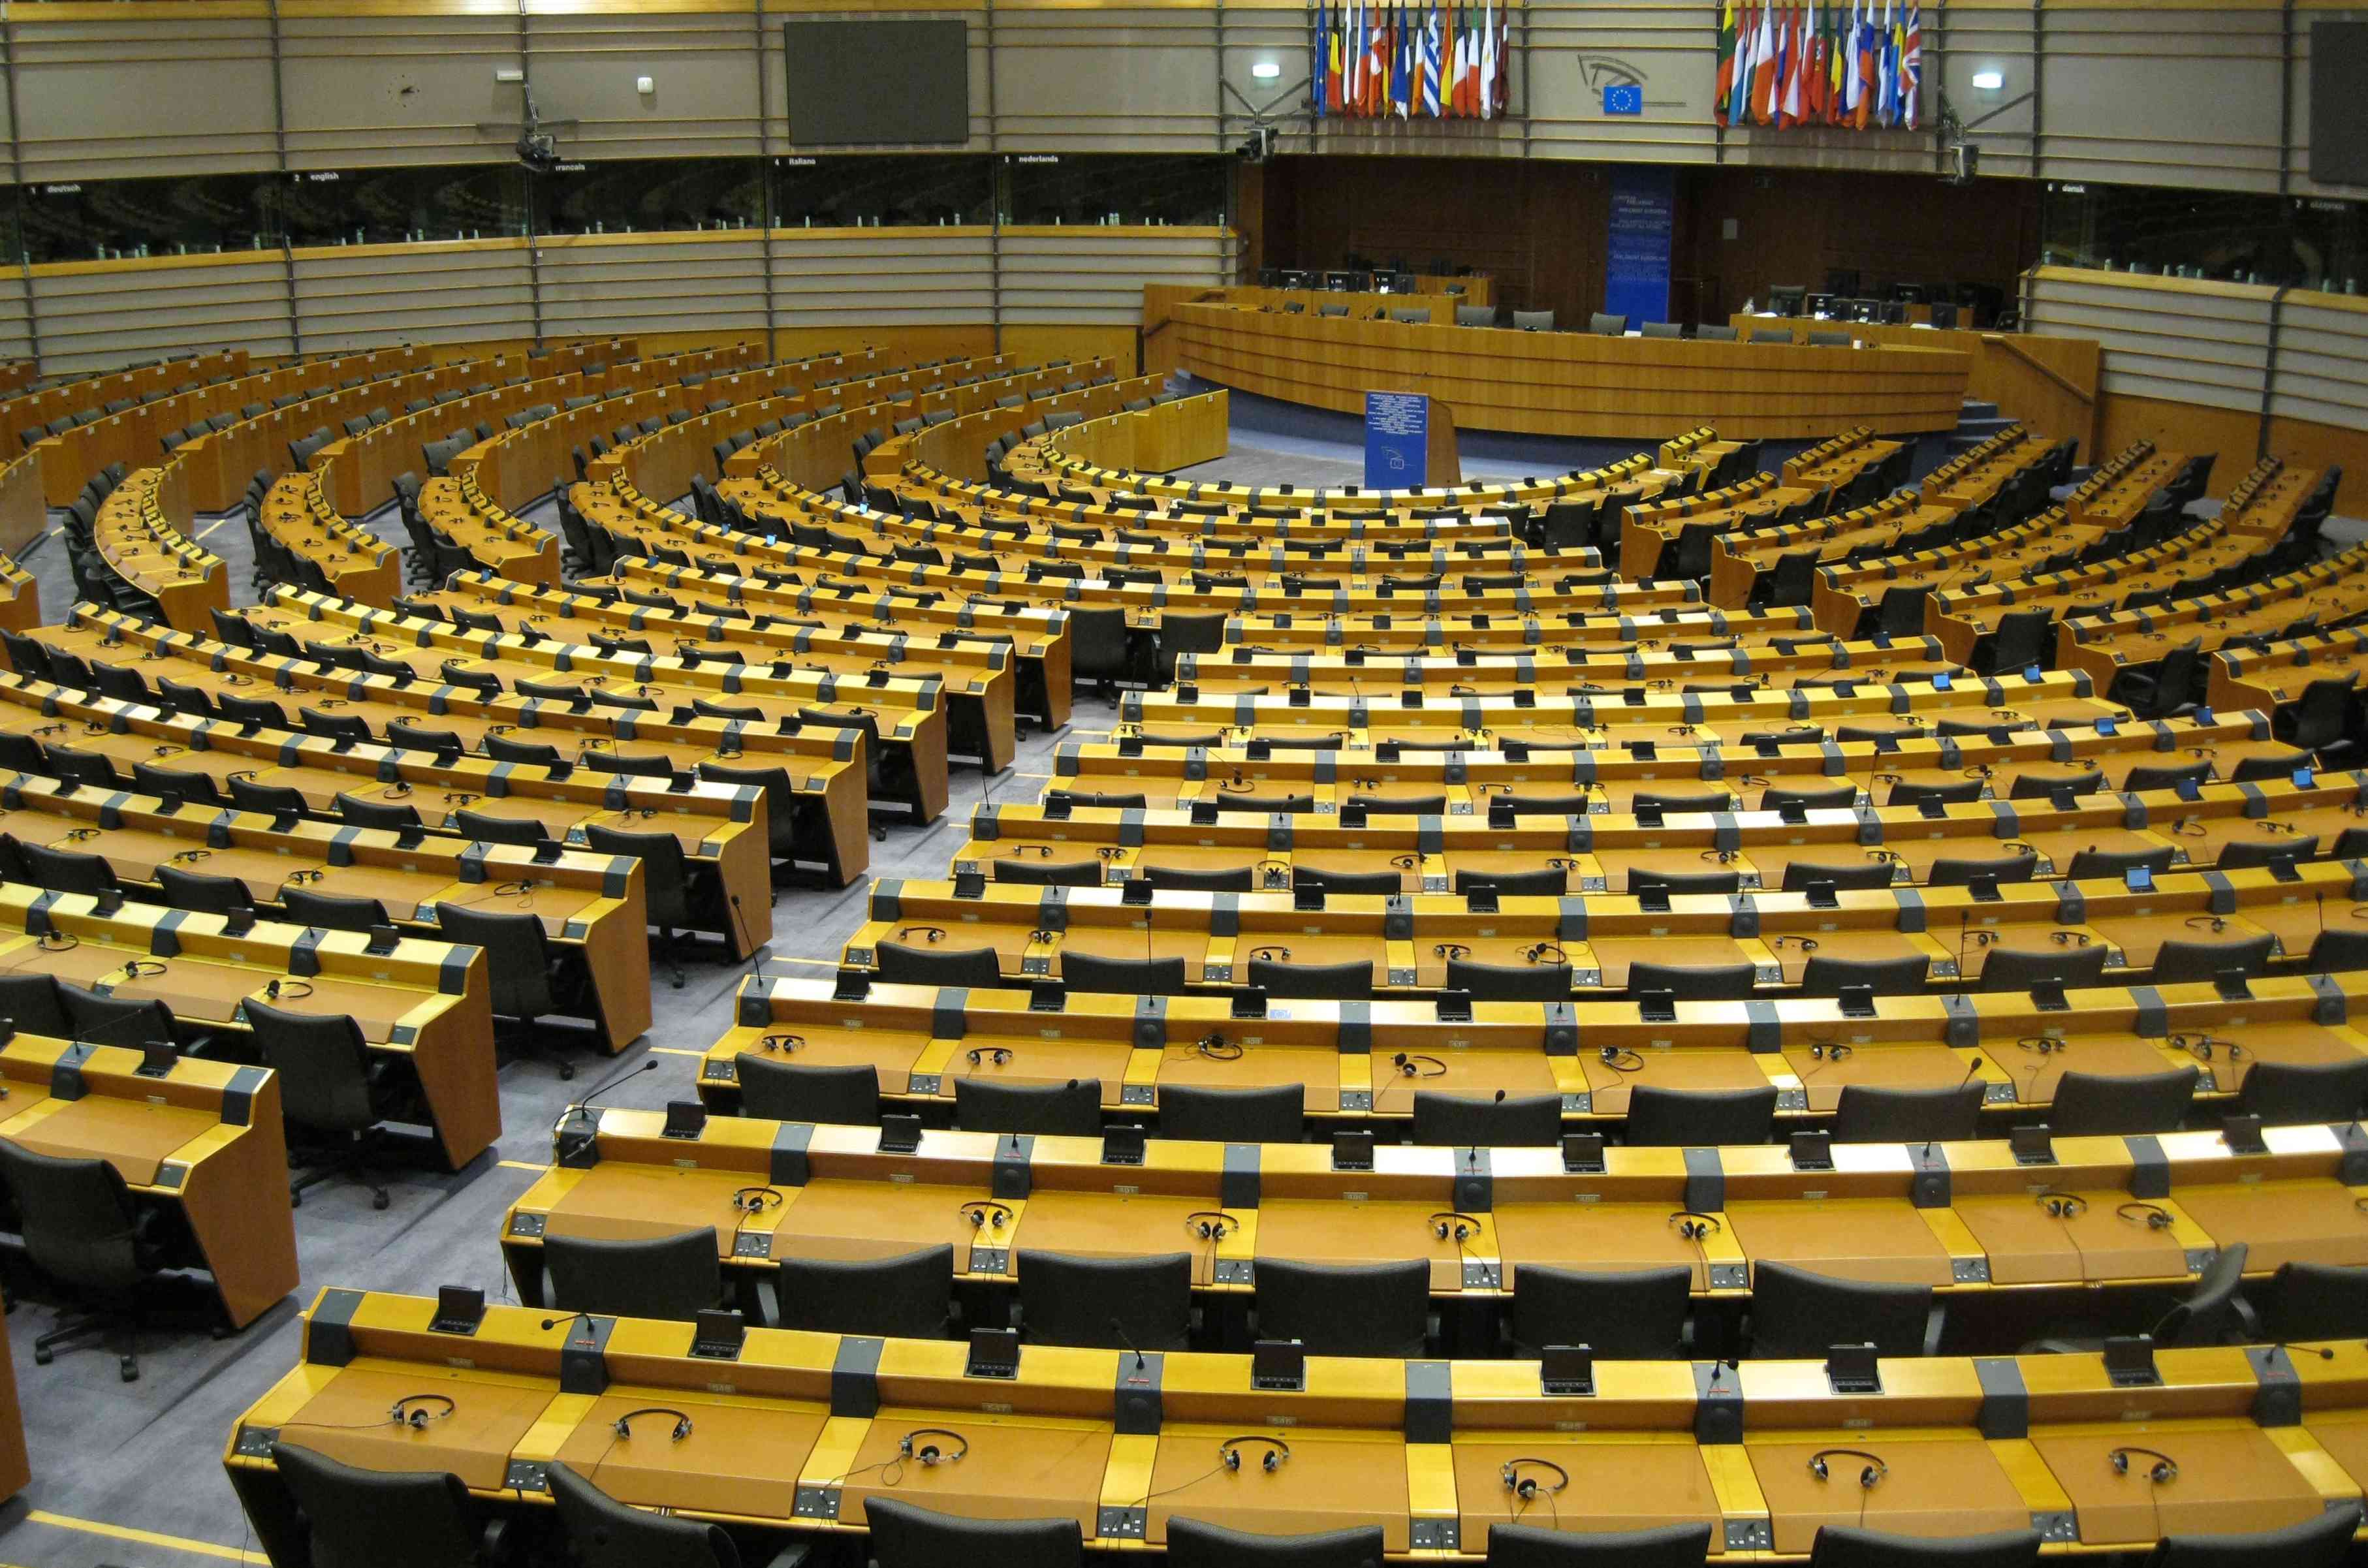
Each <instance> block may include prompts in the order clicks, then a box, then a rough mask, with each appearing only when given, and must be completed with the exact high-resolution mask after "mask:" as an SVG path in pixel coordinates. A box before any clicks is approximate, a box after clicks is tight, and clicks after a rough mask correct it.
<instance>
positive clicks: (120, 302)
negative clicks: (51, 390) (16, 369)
mask: <svg viewBox="0 0 2368 1568" xmlns="http://www.w3.org/2000/svg"><path fill="white" fill-rule="evenodd" d="M31 278H32V290H33V299H34V308H35V309H36V310H37V311H38V312H40V328H41V364H42V368H43V369H45V370H47V371H49V372H50V373H51V374H53V375H54V374H58V373H60V372H73V371H85V370H97V369H106V368H108V367H110V366H116V365H123V364H128V363H130V362H131V361H132V360H134V359H146V358H154V356H156V355H159V354H171V353H178V352H181V351H183V350H189V349H200V350H201V349H209V348H248V349H252V350H253V351H254V352H256V353H257V354H262V355H289V354H293V353H294V352H295V351H296V346H295V344H294V342H293V341H292V340H291V339H290V336H289V333H288V304H287V278H286V275H285V273H284V272H283V270H282V267H281V264H280V260H279V256H278V255H277V254H276V253H269V252H266V253H262V254H260V255H257V254H256V253H251V252H250V253H242V254H238V255H226V256H159V257H154V258H151V259H148V260H143V261H110V262H103V263H102V262H65V263H58V264H55V265H51V266H48V267H34V268H32V269H31Z"/></svg>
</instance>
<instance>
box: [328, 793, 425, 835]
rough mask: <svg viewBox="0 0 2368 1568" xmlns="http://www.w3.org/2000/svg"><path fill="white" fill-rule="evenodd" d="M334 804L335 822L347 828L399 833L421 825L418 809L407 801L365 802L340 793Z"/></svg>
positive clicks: (357, 796) (356, 796) (354, 796)
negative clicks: (335, 809)
mask: <svg viewBox="0 0 2368 1568" xmlns="http://www.w3.org/2000/svg"><path fill="white" fill-rule="evenodd" d="M336 808H337V820H338V821H339V822H341V823H344V824H346V825H347V827H372V828H379V829H381V830H383V831H385V832H388V833H401V832H403V831H404V829H406V828H416V827H419V826H421V825H422V824H421V823H420V820H419V808H418V807H416V806H415V805H413V804H412V803H411V802H410V801H365V800H363V799H362V798H361V797H360V796H359V795H351V794H345V793H340V794H339V795H338V796H337V799H336Z"/></svg>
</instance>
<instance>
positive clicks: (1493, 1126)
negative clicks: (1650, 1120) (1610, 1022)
mask: <svg viewBox="0 0 2368 1568" xmlns="http://www.w3.org/2000/svg"><path fill="white" fill-rule="evenodd" d="M1561 1137H1562V1096H1560V1095H1523V1096H1519V1097H1518V1098H1514V1097H1508V1096H1505V1095H1503V1094H1501V1093H1500V1094H1498V1095H1497V1096H1496V1097H1495V1098H1494V1099H1481V1098H1478V1097H1476V1096H1470V1095H1442V1094H1433V1093H1430V1092H1429V1091H1428V1090H1420V1089H1417V1091H1415V1096H1414V1141H1415V1142H1417V1143H1426V1144H1430V1145H1433V1146H1440V1145H1444V1146H1447V1147H1451V1148H1458V1149H1463V1148H1471V1147H1474V1146H1477V1147H1479V1148H1484V1149H1510V1148H1514V1147H1531V1148H1535V1147H1543V1146H1544V1145H1547V1144H1550V1143H1554V1142H1557V1141H1559V1140H1560V1139H1561ZM1235 1141H1236V1142H1239V1140H1235Z"/></svg>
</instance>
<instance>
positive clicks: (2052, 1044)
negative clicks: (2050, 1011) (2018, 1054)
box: [2014, 1034, 2072, 1056]
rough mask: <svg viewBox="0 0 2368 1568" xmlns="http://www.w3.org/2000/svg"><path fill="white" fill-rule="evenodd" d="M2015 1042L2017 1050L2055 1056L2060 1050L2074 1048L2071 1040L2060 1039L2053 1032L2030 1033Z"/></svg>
mask: <svg viewBox="0 0 2368 1568" xmlns="http://www.w3.org/2000/svg"><path fill="white" fill-rule="evenodd" d="M2014 1043H2015V1047H2016V1049H2017V1050H2020V1051H2031V1052H2032V1053H2033V1054H2035V1055H2039V1056H2053V1055H2055V1053H2056V1052H2057V1051H2069V1050H2071V1049H2072V1042H2071V1041H2070V1040H2061V1039H2058V1038H2057V1037H2056V1036H2055V1035H2052V1034H2029V1035H2025V1036H2023V1037H2022V1038H2021V1040H2016V1041H2015V1042H2014Z"/></svg>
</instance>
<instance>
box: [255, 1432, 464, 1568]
mask: <svg viewBox="0 0 2368 1568" xmlns="http://www.w3.org/2000/svg"><path fill="white" fill-rule="evenodd" d="M271 1462H272V1464H273V1466H274V1467H275V1469H276V1470H277V1471H278V1472H279V1483H280V1484H281V1485H282V1486H285V1487H286V1488H287V1489H288V1494H289V1495H290V1497H291V1498H293V1499H294V1500H295V1503H296V1506H297V1508H298V1509H299V1510H300V1511H301V1512H302V1516H303V1519H304V1522H305V1524H306V1525H308V1526H309V1527H310V1528H311V1531H312V1560H313V1562H317V1563H322V1564H327V1565H334V1568H429V1565H431V1564H432V1565H433V1568H468V1565H470V1564H472V1563H474V1562H477V1561H478V1553H477V1542H478V1530H477V1525H476V1521H475V1518H474V1517H473V1514H474V1510H473V1509H472V1507H471V1506H470V1502H469V1489H468V1487H467V1486H465V1485H463V1484H462V1483H461V1478H460V1477H459V1476H457V1475H451V1474H448V1473H446V1472H444V1471H386V1470H364V1469H360V1468H359V1467H357V1466H354V1465H349V1464H342V1463H339V1462H338V1461H337V1460H333V1459H331V1458H329V1457H328V1456H327V1455H326V1454H323V1453H316V1452H314V1451H313V1449H307V1448H302V1447H300V1446H299V1445H297V1444H294V1443H274V1444H272V1446H271ZM397 1520H399V1521H401V1528H390V1527H391V1526H392V1525H393V1523H394V1521H397Z"/></svg>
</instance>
